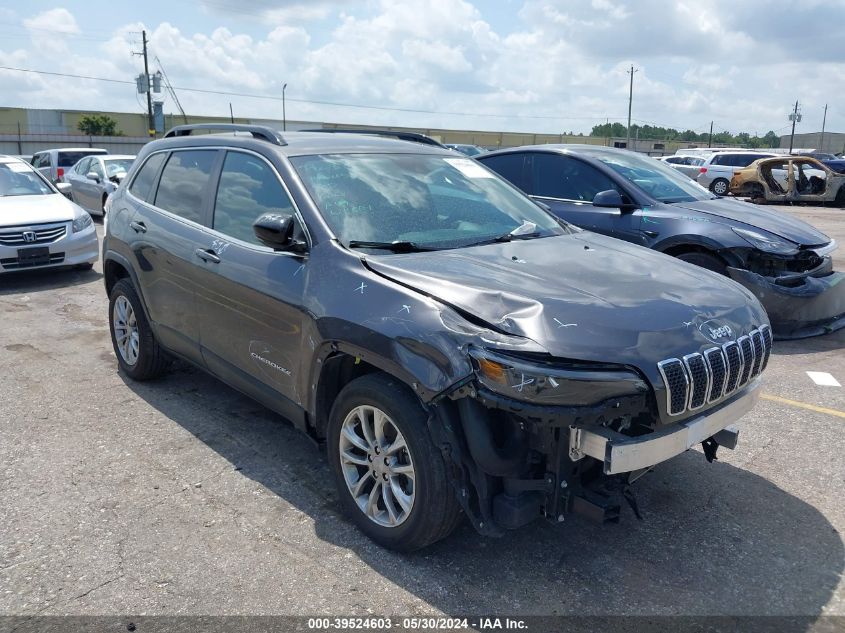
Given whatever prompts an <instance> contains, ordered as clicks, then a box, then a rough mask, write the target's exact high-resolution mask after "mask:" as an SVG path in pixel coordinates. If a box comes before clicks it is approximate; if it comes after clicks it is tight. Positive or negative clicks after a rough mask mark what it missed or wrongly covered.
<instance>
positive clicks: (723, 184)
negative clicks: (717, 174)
mask: <svg viewBox="0 0 845 633" xmlns="http://www.w3.org/2000/svg"><path fill="white" fill-rule="evenodd" d="M729 187H730V183H729V182H728V181H727V180H725V179H724V178H716V180H714V181H713V182H711V183H710V191H712V192H713V193H715V194H716V195H717V196H726V195H728V188H729Z"/></svg>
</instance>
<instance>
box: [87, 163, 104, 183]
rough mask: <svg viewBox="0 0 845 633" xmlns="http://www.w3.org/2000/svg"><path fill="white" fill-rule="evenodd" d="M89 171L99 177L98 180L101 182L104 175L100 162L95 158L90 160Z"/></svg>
mask: <svg viewBox="0 0 845 633" xmlns="http://www.w3.org/2000/svg"><path fill="white" fill-rule="evenodd" d="M90 169H91V171H93V172H94V173H95V174H97V175H98V176H99V177H100V180H102V179H103V178H104V177H105V174H104V173H103V166H102V165H100V161H98V160H97V159H96V158H94V159H92V160H91V168H90Z"/></svg>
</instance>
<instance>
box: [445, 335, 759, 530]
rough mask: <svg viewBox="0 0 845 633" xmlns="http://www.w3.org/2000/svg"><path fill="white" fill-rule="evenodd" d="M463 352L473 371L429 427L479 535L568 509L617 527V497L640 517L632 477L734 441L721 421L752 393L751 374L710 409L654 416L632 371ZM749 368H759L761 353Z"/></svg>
mask: <svg viewBox="0 0 845 633" xmlns="http://www.w3.org/2000/svg"><path fill="white" fill-rule="evenodd" d="M470 354H471V356H472V358H473V362H474V366H475V376H474V377H472V378H470V379H468V380H467V381H465V382H464V384H463V385H461V386H460V387H458V388H457V389H455V390H454V391H452V392H451V393H449V394H448V396H444V397H443V398H441V399H440V400H439V401H438V402H437V403H436V404H435V405H434V406H433V407H432V416H431V417H430V420H429V428H430V429H431V432H432V434H433V437H434V440H435V442H436V443H437V445H438V446H439V447H440V449H441V451H442V453H443V456H444V458H445V461H446V464H447V466H448V467H449V468H450V472H451V480H452V482H453V485H454V486H455V489H456V492H457V494H458V498H459V500H460V501H461V503H462V505H463V508H464V510H465V513H466V514H467V516H468V517H469V519H470V520H471V521H472V523H473V524H474V526H475V527H476V529H478V531H479V532H481V533H482V534H487V535H497V534H501V531H502V530H504V529H516V528H518V527H520V526H522V525H525V524H527V523H530V522H531V521H533V520H535V519H536V518H538V517H540V516H545V517H546V518H547V519H549V520H551V521H553V522H561V521H563V520H564V516H565V515H566V514H567V513H578V514H582V515H586V516H588V517H590V518H592V519H595V520H598V521H600V522H615V521H617V520H618V518H619V510H620V506H621V499H625V500H626V501H627V502H628V503H629V504H630V505H631V507H632V509H633V510H634V512H635V514H637V515H638V516H639V511H638V508H637V506H636V502H635V501H634V498H633V494H632V493H631V490H630V484H631V483H633V481H634V480H636V479H637V478H639V477H640V476H642V475H643V474H644V473H646V472H648V470H650V469H651V468H652V467H653V466H654V465H655V464H658V463H660V462H662V461H665V460H667V459H669V458H671V457H674V456H675V455H678V454H680V453H682V452H684V451H686V450H687V449H689V448H691V447H692V446H694V445H695V444H697V443H703V444H704V446H705V454H706V456H707V457H708V460H711V459H712V458H713V457H714V455H715V449H716V447H717V446H719V445H721V446H725V447H727V448H733V447H734V446H735V445H736V438H737V432H736V430H735V429H733V428H732V427H731V426H730V425H731V424H733V423H734V422H736V420H737V419H738V418H739V417H741V416H742V415H743V414H745V413H746V412H747V411H749V410H750V409H751V407H752V406H753V405H754V403H755V401H756V399H757V395H758V388H759V380H757V378H756V377H755V378H752V377H751V375H750V372H749V377H748V378H747V380H748V383H747V384H746V385H745V387H744V388H743V389H737V390H736V391H735V393H733V394H732V395H730V396H728V397H726V398H725V400H724V401H722V402H721V404H720V406H718V407H714V408H711V409H709V410H707V409H704V413H702V414H700V415H692V416H688V417H683V416H678V417H680V418H682V419H681V420H680V421H678V422H674V423H664V422H662V421H661V414H660V412H659V410H658V406H657V402H656V400H655V396H654V392H653V391H652V389H651V388H650V387H649V385H648V383H647V381H646V380H645V379H644V378H643V377H641V376H640V374H639V373H638V372H637V371H636V370H634V369H632V368H628V367H621V366H611V365H598V364H579V363H565V364H564V363H556V362H552V361H545V362H544V361H542V360H541V359H540V358H530V359H529V358H513V357H509V356H507V355H505V354H499V353H493V352H490V351H488V350H472V351H471V352H470ZM754 366H755V367H757V372H758V374H759V372H760V371H762V359H761V362H760V363H759V364H754ZM758 374H757V375H758ZM726 379H727V376H725V377H724V378H723V379H722V382H723V383H724V382H726ZM709 384H710V382H709V381H708V385H709ZM687 391H688V393H689V397H692V395H693V390H692V389H688V390H687ZM687 391H685V393H687ZM685 397H687V396H685Z"/></svg>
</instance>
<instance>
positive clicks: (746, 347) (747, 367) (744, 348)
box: [736, 336, 754, 387]
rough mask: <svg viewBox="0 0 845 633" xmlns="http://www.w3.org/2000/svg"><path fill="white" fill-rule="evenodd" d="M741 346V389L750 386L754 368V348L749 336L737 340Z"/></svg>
mask: <svg viewBox="0 0 845 633" xmlns="http://www.w3.org/2000/svg"><path fill="white" fill-rule="evenodd" d="M736 343H737V345H739V351H740V353H741V354H742V375H740V377H739V385H738V386H739V387H744V386H745V385H747V384H748V379H749V378H750V377H751V369H752V368H753V367H754V346H753V345H752V344H751V338H750V337H749V336H740V337H739V338H738V339H736Z"/></svg>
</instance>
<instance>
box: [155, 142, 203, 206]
mask: <svg viewBox="0 0 845 633" xmlns="http://www.w3.org/2000/svg"><path fill="white" fill-rule="evenodd" d="M216 159H217V150H188V151H178V152H173V153H172V154H171V155H170V158H169V159H168V160H167V164H166V165H165V166H164V171H163V172H161V180H160V181H159V183H158V192H157V193H156V198H155V205H156V206H157V207H159V208H161V209H164V210H165V211H170V213H175V214H176V215H178V216H180V217H183V218H185V219H186V220H191V221H192V222H200V223H201V222H202V203H203V200H204V199H205V192H206V191H207V190H208V186H209V183H210V182H211V170H212V168H213V167H214V161H215V160H216Z"/></svg>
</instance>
